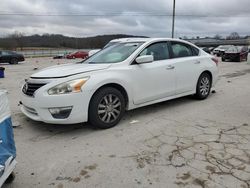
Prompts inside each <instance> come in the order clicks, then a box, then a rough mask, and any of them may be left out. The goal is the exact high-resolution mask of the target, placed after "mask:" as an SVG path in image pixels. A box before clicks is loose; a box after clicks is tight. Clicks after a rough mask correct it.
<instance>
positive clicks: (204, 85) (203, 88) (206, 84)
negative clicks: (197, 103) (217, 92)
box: [200, 77, 210, 96]
mask: <svg viewBox="0 0 250 188" xmlns="http://www.w3.org/2000/svg"><path fill="white" fill-rule="evenodd" d="M209 90H210V80H209V78H208V77H203V78H202V79H201V82H200V93H201V94H202V95H203V96H206V95H208V93H209Z"/></svg>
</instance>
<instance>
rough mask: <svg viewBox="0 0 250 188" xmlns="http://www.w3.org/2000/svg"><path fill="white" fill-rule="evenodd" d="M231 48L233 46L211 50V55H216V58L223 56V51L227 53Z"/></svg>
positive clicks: (221, 46)
mask: <svg viewBox="0 0 250 188" xmlns="http://www.w3.org/2000/svg"><path fill="white" fill-rule="evenodd" d="M231 47H233V45H220V46H218V47H216V48H215V49H213V54H214V55H217V56H218V57H220V56H223V55H224V53H225V51H227V50H228V49H229V48H231Z"/></svg>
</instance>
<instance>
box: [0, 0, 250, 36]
mask: <svg viewBox="0 0 250 188" xmlns="http://www.w3.org/2000/svg"><path fill="white" fill-rule="evenodd" d="M172 3H173V0H123V1H121V0H1V6H0V36H5V35H7V34H10V33H13V32H14V31H19V32H23V33H25V34H26V35H31V34H43V33H54V34H55V33H56V34H63V35H68V36H79V37H86V36H95V35H103V34H117V33H119V34H132V35H144V36H150V37H170V36H171V23H172V16H171V15H172V6H173V5H172ZM23 14H25V15H23ZM176 14H177V17H176V27H175V31H176V32H175V35H176V37H182V36H184V35H186V36H214V35H215V34H220V35H228V34H229V33H231V32H234V31H236V32H238V33H239V34H241V35H250V21H249V20H250V0H176Z"/></svg>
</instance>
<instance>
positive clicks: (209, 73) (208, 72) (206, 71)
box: [199, 70, 213, 85]
mask: <svg viewBox="0 0 250 188" xmlns="http://www.w3.org/2000/svg"><path fill="white" fill-rule="evenodd" d="M203 73H207V74H208V75H209V76H210V78H211V85H213V74H212V73H211V71H209V70H204V71H203V72H202V73H201V74H200V76H201V75H202V74H203ZM200 76H199V78H200Z"/></svg>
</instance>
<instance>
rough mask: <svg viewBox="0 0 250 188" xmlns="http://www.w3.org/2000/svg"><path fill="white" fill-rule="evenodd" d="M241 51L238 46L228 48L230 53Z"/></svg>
mask: <svg viewBox="0 0 250 188" xmlns="http://www.w3.org/2000/svg"><path fill="white" fill-rule="evenodd" d="M238 51H239V48H237V47H236V46H233V47H230V48H228V50H226V52H228V53H237V52H238Z"/></svg>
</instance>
